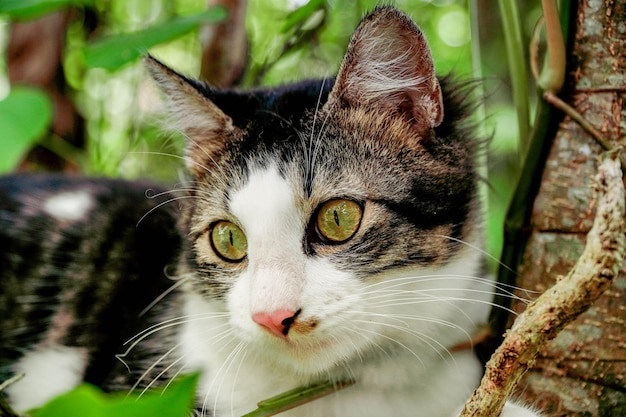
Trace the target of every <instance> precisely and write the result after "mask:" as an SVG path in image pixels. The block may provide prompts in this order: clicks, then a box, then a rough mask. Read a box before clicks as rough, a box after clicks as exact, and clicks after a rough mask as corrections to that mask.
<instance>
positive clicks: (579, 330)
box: [513, 0, 626, 417]
mask: <svg viewBox="0 0 626 417" xmlns="http://www.w3.org/2000/svg"><path fill="white" fill-rule="evenodd" d="M574 36H575V39H574V44H573V50H572V53H571V54H570V57H569V58H570V65H569V67H570V68H572V70H571V71H570V73H569V74H568V78H569V79H568V80H567V85H568V89H567V96H568V97H567V101H568V102H569V103H570V104H571V105H572V106H574V107H575V108H576V109H577V110H578V111H579V112H580V113H581V114H582V115H583V116H584V117H585V118H586V119H587V120H588V121H590V122H591V123H592V124H593V125H594V126H596V127H597V129H598V130H599V131H600V132H602V134H603V135H604V136H605V138H607V139H608V140H609V141H610V142H611V143H612V144H613V145H614V146H615V145H617V146H619V145H621V146H623V147H626V137H625V135H624V129H626V108H625V107H624V99H625V98H626V76H625V74H626V4H625V3H624V2H621V1H612V0H581V1H580V2H579V4H578V11H577V22H576V32H575V34H574ZM602 151H603V149H602V147H601V146H600V145H599V144H598V143H597V142H596V141H595V140H594V139H592V138H591V137H590V136H589V135H588V134H587V133H586V132H585V131H583V130H582V129H581V128H580V127H579V126H578V125H577V124H576V123H575V122H574V121H572V120H571V119H569V118H567V117H566V118H565V119H564V120H563V121H562V122H561V123H560V126H559V129H558V132H557V134H556V137H555V138H554V141H553V143H552V148H551V150H550V153H549V156H548V160H547V163H546V166H545V168H544V172H543V177H542V180H541V186H540V188H539V191H538V194H537V196H536V198H535V201H534V206H533V211H532V216H531V220H530V225H529V226H530V228H531V230H532V231H531V234H530V238H529V240H528V244H527V246H526V249H525V252H524V255H523V258H522V264H521V266H520V268H519V277H518V279H517V285H518V286H519V287H521V288H525V289H528V290H531V291H537V292H543V291H544V290H546V289H547V288H549V287H550V286H551V285H552V284H553V283H554V282H555V280H556V279H557V278H558V277H560V276H563V275H565V274H566V273H567V271H568V270H569V269H570V268H571V267H572V265H573V264H574V263H575V262H576V260H577V259H578V257H579V256H580V253H581V251H582V248H583V245H584V239H585V235H586V233H587V232H588V231H589V229H590V227H591V224H592V221H593V218H594V213H595V208H594V199H593V198H594V197H593V194H592V191H591V188H590V187H589V186H588V182H589V180H590V179H591V178H593V177H594V176H595V174H596V172H597V162H596V157H597V155H599V154H600V153H601V152H602ZM519 295H521V296H523V297H526V298H534V297H535V296H533V295H532V294H529V293H528V292H524V293H520V294H519ZM524 307H525V304H523V303H520V302H517V303H514V305H513V308H514V309H515V310H516V311H518V312H519V311H522V310H523V309H524ZM625 329H626V270H625V269H624V267H623V266H622V268H621V272H620V274H619V276H618V277H617V278H616V279H615V281H614V283H613V286H612V288H610V289H609V290H608V291H607V292H606V293H605V294H604V295H603V296H602V297H601V298H600V299H599V300H598V301H597V302H596V303H595V304H594V305H593V306H592V307H591V309H590V310H589V311H587V312H586V313H585V314H583V315H582V316H580V317H579V318H578V319H577V320H576V321H575V322H573V323H572V324H570V325H569V326H568V327H567V328H566V329H564V330H563V331H562V332H561V333H560V334H559V335H558V336H557V338H556V339H554V340H553V341H552V342H550V343H549V344H548V345H547V346H546V347H545V348H543V349H542V350H541V352H540V355H539V358H538V359H537V362H536V364H535V366H534V368H533V369H532V370H531V371H529V372H528V373H527V374H526V376H525V377H524V379H523V380H522V383H521V384H520V386H519V390H518V396H521V397H522V398H524V399H525V400H527V401H529V402H531V403H534V404H536V405H537V406H538V407H540V408H541V409H543V410H546V412H547V413H546V414H547V415H548V416H586V417H587V416H588V417H596V416H598V417H600V416H602V417H605V416H626V331H625Z"/></svg>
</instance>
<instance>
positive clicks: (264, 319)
mask: <svg viewBox="0 0 626 417" xmlns="http://www.w3.org/2000/svg"><path fill="white" fill-rule="evenodd" d="M299 313H300V310H298V311H293V310H278V311H275V312H273V313H270V314H268V313H256V314H253V315H252V320H253V321H254V322H255V323H258V324H259V325H261V326H263V327H265V328H266V329H267V330H269V331H270V332H272V333H273V334H275V335H276V336H278V337H283V338H284V337H286V336H287V333H289V328H290V327H291V325H292V324H293V322H294V321H296V317H297V316H298V314H299Z"/></svg>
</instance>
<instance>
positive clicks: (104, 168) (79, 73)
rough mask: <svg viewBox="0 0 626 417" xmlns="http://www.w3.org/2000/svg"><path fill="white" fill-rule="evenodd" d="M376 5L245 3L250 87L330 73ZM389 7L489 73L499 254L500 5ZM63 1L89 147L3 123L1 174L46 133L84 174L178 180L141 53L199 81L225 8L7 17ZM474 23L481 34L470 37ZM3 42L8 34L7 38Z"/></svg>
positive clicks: (454, 58)
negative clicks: (205, 42) (211, 29)
mask: <svg viewBox="0 0 626 417" xmlns="http://www.w3.org/2000/svg"><path fill="white" fill-rule="evenodd" d="M379 3H380V2H379V1H378V0H328V1H321V0H311V1H310V2H308V3H307V2H306V1H305V0H253V1H249V4H248V9H247V20H246V26H247V32H248V37H249V41H250V47H249V54H250V60H249V65H248V71H247V73H246V74H245V77H244V79H243V85H244V86H252V85H256V84H263V85H276V84H280V83H283V82H286V81H292V80H298V79H303V78H310V77H324V76H329V75H332V74H334V73H335V72H336V70H337V68H338V67H339V64H340V63H341V59H342V57H343V54H344V52H345V48H346V45H347V43H348V40H349V38H350V35H351V34H352V31H353V30H354V28H355V27H356V25H357V24H358V22H359V20H360V18H361V17H362V16H363V15H364V14H365V13H366V12H367V11H368V10H371V9H372V8H373V7H375V6H376V5H378V4H379ZM392 3H393V4H395V5H397V6H398V7H399V8H400V9H402V10H404V11H405V12H407V13H408V14H409V15H411V16H412V17H413V18H414V19H415V20H416V22H418V24H419V25H420V27H421V28H422V30H423V31H424V33H425V35H426V37H427V38H428V40H429V43H430V45H431V48H432V51H433V57H434V60H435V65H436V68H437V71H438V73H439V74H447V73H448V72H451V71H452V72H454V73H455V74H458V75H459V76H460V77H461V78H471V77H480V78H483V79H484V80H485V82H484V83H483V88H484V91H485V92H484V95H485V97H486V98H487V99H486V100H485V107H484V111H483V113H484V114H487V117H486V120H481V121H480V122H481V123H482V130H483V131H484V132H486V134H487V135H490V134H492V136H493V141H492V144H491V149H490V152H489V157H488V160H487V163H488V166H489V173H488V177H489V183H490V184H491V186H492V187H491V189H490V195H489V203H490V210H489V213H488V215H487V218H488V220H489V231H488V234H489V244H488V246H489V247H488V250H489V251H490V252H491V253H493V254H494V255H495V256H496V257H497V254H498V253H499V248H500V245H501V227H502V218H503V216H504V212H505V208H506V205H507V203H508V200H509V198H510V193H511V192H512V190H513V188H514V184H515V182H516V180H517V175H518V170H519V166H518V165H519V160H518V156H517V146H518V138H517V131H516V129H515V128H514V126H515V125H516V123H517V122H516V118H515V117H516V116H515V111H514V108H513V107H512V105H511V95H510V86H509V84H508V81H507V80H508V77H507V62H506V59H505V54H504V52H503V51H504V42H503V35H502V33H503V32H502V30H503V29H502V22H501V20H500V17H499V9H498V7H497V5H496V3H495V2H487V1H477V2H476V4H474V5H473V9H472V10H475V11H477V16H470V13H469V6H470V5H469V4H468V1H467V0H465V1H464V0H419V1H416V0H396V1H395V2H392ZM68 4H70V5H71V6H68ZM67 7H71V9H72V16H73V18H72V20H71V23H70V25H69V27H68V29H67V33H66V38H65V49H64V58H63V71H64V74H65V77H66V82H67V84H68V85H69V86H70V87H71V89H72V91H71V92H70V94H71V97H72V99H73V102H74V103H75V105H76V106H77V109H78V112H79V113H80V115H81V116H82V117H84V119H85V133H86V138H87V141H86V146H85V149H80V150H76V149H73V148H72V147H71V146H69V145H67V144H64V143H63V139H62V138H58V137H55V138H53V139H54V140H50V138H46V137H45V135H44V137H43V138H42V137H41V130H37V131H36V132H35V133H31V137H29V138H25V137H21V136H19V135H16V134H14V133H13V130H20V129H19V128H17V126H13V127H12V129H13V130H7V128H6V127H3V126H6V125H2V121H1V119H0V129H1V130H0V137H2V138H3V139H2V140H3V143H2V147H3V148H2V149H7V148H11V151H10V152H7V153H4V152H3V155H7V156H6V157H4V156H3V158H4V159H5V160H3V164H2V165H1V166H0V169H2V170H3V171H7V170H10V169H13V168H14V167H15V166H16V164H17V162H18V161H19V160H20V159H21V157H22V156H23V155H24V152H25V150H27V149H28V147H29V146H31V144H32V143H33V141H34V140H36V139H35V138H37V137H38V138H39V139H41V140H40V144H41V145H43V146H47V147H48V148H50V149H52V151H54V152H57V153H59V154H61V155H62V156H63V157H65V158H66V159H70V160H71V161H72V162H73V163H74V164H75V165H76V166H78V167H79V169H80V170H81V171H82V172H84V173H86V174H94V175H108V176H121V177H126V178H135V177H150V178H152V179H156V180H161V181H174V180H175V179H176V178H177V176H178V172H177V171H178V169H179V167H180V160H179V159H178V158H176V157H175V155H179V154H180V152H181V147H182V144H181V141H180V140H179V139H176V138H173V137H165V136H164V135H163V134H162V133H159V132H160V131H159V126H158V125H159V114H158V112H156V109H157V108H158V107H159V106H158V94H157V93H156V92H155V91H154V89H153V86H152V85H151V84H150V82H149V80H147V77H146V75H145V72H144V70H143V68H142V67H141V64H140V63H139V62H138V61H137V60H136V59H135V58H136V56H137V54H139V53H143V52H145V51H147V50H149V51H150V53H153V54H154V55H156V56H158V57H159V58H160V59H162V60H164V61H165V62H167V63H170V64H171V65H172V66H173V67H175V68H176V69H177V70H179V71H181V72H183V73H187V74H189V75H191V76H196V75H197V74H198V73H199V68H200V55H201V44H200V41H199V36H198V33H199V31H198V30H196V28H197V27H198V25H199V24H200V23H201V22H206V21H217V20H219V19H220V14H219V11H215V10H212V11H207V2H206V0H39V1H38V0H0V19H4V21H5V22H10V21H11V20H24V19H29V18H33V17H36V16H40V15H41V14H42V13H47V12H49V11H52V10H60V9H63V8H67ZM518 8H519V9H520V13H519V15H520V16H523V19H522V22H521V23H522V29H523V31H524V37H525V39H528V38H529V36H530V32H531V30H532V28H533V26H534V24H535V22H536V20H537V18H538V17H539V15H540V14H541V11H540V6H539V1H538V0H533V1H529V2H518ZM90 14H95V15H96V16H97V18H98V21H99V24H98V26H97V28H96V30H95V32H93V33H92V32H90V30H89V29H88V28H87V27H88V24H87V21H88V20H89V15H90ZM2 16H4V17H2ZM472 24H473V25H474V29H477V30H474V32H473V33H475V34H479V38H478V39H477V38H476V37H475V38H474V39H472V38H471V33H472V30H471V29H472ZM476 26H477V28H476ZM6 27H7V25H6V24H5V25H4V28H5V30H4V36H5V38H6V36H8V31H7V30H6ZM5 43H6V39H4V41H3V42H0V45H3V44H5ZM472 52H474V53H480V57H481V60H478V61H477V62H480V63H481V66H480V68H476V67H472V60H471V54H472ZM128 62H130V63H128ZM519 65H526V64H525V63H523V62H522V63H519ZM2 85H6V81H5V82H4V84H3V83H0V87H1V86H2ZM531 88H532V87H531ZM7 94H8V92H7ZM12 95H13V94H11V96H12ZM11 96H7V97H6V98H5V100H11ZM529 96H530V97H533V96H534V94H529ZM0 99H2V89H1V88H0ZM0 105H2V104H1V102H0ZM20 117H21V118H20ZM20 117H15V118H14V120H16V121H18V120H22V122H16V124H22V125H28V126H32V127H35V126H39V125H41V123H44V125H46V124H49V115H47V114H46V112H45V111H42V112H31V113H30V114H27V115H23V116H20ZM5 120H6V118H5ZM33 130H36V129H33ZM32 135H34V136H32ZM55 144H56V145H55ZM53 145H54V146H53ZM11 155H12V156H11ZM168 155H169V156H168ZM28 169H38V168H37V167H32V166H29V167H28Z"/></svg>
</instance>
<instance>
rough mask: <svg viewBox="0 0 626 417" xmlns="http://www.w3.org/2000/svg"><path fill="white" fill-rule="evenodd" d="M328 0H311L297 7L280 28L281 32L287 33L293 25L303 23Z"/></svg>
mask: <svg viewBox="0 0 626 417" xmlns="http://www.w3.org/2000/svg"><path fill="white" fill-rule="evenodd" d="M325 2H326V0H310V1H309V2H308V3H307V4H305V5H304V6H302V7H299V8H297V9H296V10H294V11H293V12H292V13H290V14H289V16H287V19H285V23H283V26H282V27H281V28H280V31H281V33H286V32H287V31H288V30H289V29H291V28H292V27H294V26H296V25H298V24H303V23H304V22H306V20H307V19H308V18H310V17H311V16H312V15H313V14H314V13H315V12H316V11H317V10H319V9H320V8H321V7H323V5H324V3H325Z"/></svg>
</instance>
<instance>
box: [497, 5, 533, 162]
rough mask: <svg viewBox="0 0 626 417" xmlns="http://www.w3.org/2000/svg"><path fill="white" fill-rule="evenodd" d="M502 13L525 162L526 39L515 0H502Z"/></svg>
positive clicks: (521, 154)
mask: <svg viewBox="0 0 626 417" xmlns="http://www.w3.org/2000/svg"><path fill="white" fill-rule="evenodd" d="M499 2H500V15H501V16H502V25H503V28H504V40H505V44H506V55H507V60H508V64H509V75H510V77H511V87H512V90H513V104H514V106H515V109H516V111H517V126H518V135H519V147H518V152H519V161H520V165H521V164H522V163H523V161H524V159H525V155H526V151H527V148H528V141H529V132H530V122H529V121H530V111H529V102H528V85H527V81H526V60H525V59H524V41H523V39H522V30H521V27H520V19H519V13H518V11H517V3H516V1H515V0H500V1H499Z"/></svg>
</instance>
